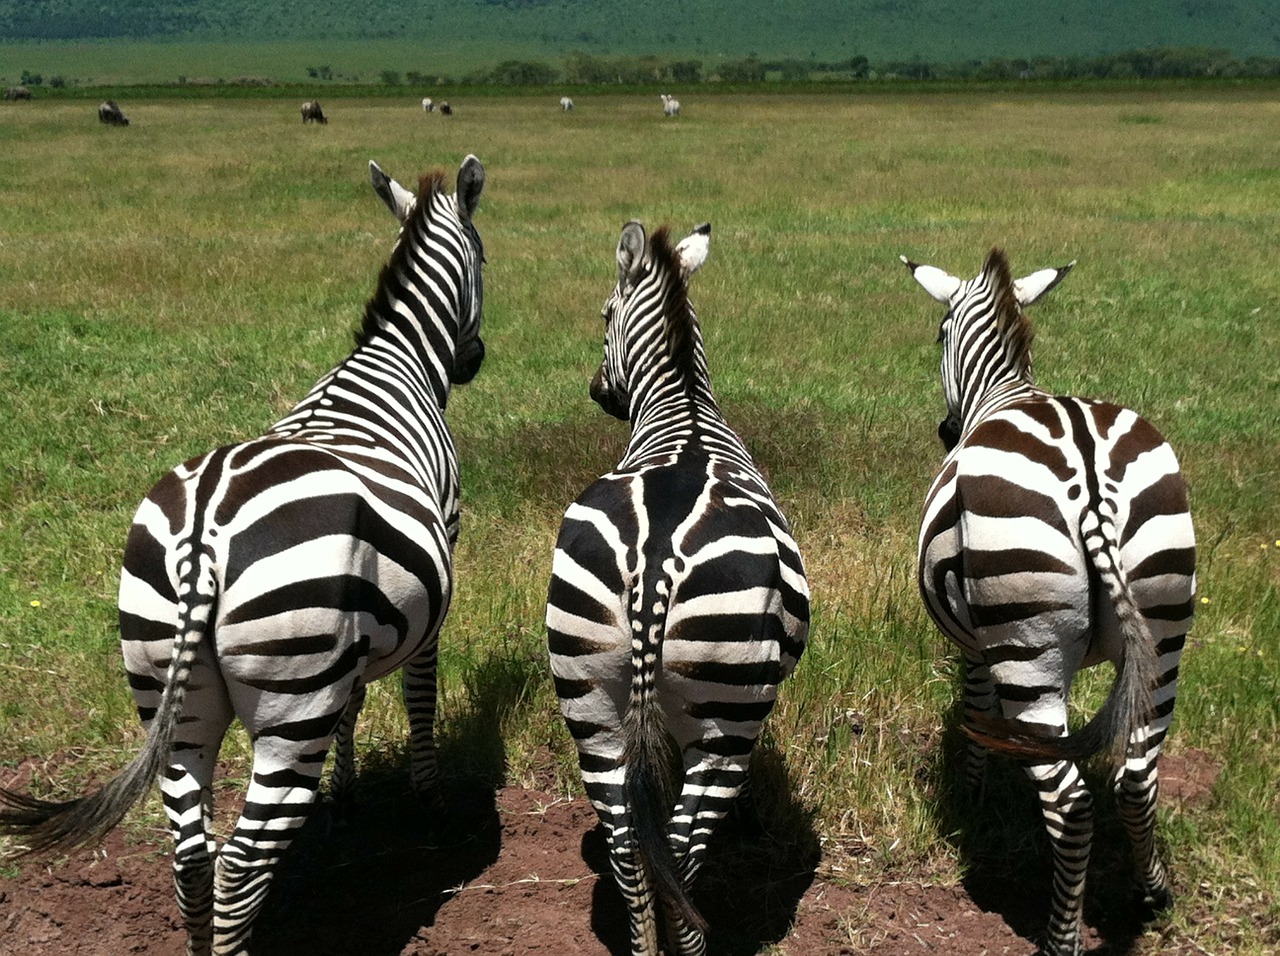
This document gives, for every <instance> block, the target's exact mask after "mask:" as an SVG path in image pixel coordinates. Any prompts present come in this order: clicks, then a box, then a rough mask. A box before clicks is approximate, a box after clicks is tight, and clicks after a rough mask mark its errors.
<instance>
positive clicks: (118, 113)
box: [98, 100, 129, 126]
mask: <svg viewBox="0 0 1280 956" xmlns="http://www.w3.org/2000/svg"><path fill="white" fill-rule="evenodd" d="M98 122H99V123H105V124H106V125H107V126H128V125H129V117H127V116H125V115H124V111H123V110H121V109H120V104H119V103H117V102H116V101H115V100H106V101H105V102H103V103H100V104H99V105H98Z"/></svg>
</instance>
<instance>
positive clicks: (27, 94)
mask: <svg viewBox="0 0 1280 956" xmlns="http://www.w3.org/2000/svg"><path fill="white" fill-rule="evenodd" d="M4 98H5V99H6V100H29V99H31V91H30V90H29V89H27V88H26V87H25V86H11V87H9V88H8V89H6V90H5V91H4Z"/></svg>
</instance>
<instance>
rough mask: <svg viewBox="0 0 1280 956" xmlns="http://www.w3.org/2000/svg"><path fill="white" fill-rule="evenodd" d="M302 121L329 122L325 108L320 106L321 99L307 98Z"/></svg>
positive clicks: (303, 107)
mask: <svg viewBox="0 0 1280 956" xmlns="http://www.w3.org/2000/svg"><path fill="white" fill-rule="evenodd" d="M302 122H304V123H327V122H329V120H328V119H326V118H325V115H324V110H322V109H321V108H320V101H319V100H307V101H306V102H305V103H303V104H302Z"/></svg>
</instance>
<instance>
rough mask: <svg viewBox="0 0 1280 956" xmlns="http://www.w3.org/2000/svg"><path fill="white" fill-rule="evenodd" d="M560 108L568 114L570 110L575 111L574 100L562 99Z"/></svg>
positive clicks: (563, 97) (564, 97) (565, 97)
mask: <svg viewBox="0 0 1280 956" xmlns="http://www.w3.org/2000/svg"><path fill="white" fill-rule="evenodd" d="M560 108H561V109H562V110H564V111H565V112H566V113H567V112H569V110H571V109H573V100H571V99H569V97H567V96H562V97H560Z"/></svg>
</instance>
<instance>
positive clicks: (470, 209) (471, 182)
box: [456, 154, 484, 222]
mask: <svg viewBox="0 0 1280 956" xmlns="http://www.w3.org/2000/svg"><path fill="white" fill-rule="evenodd" d="M456 190H457V195H458V212H459V213H460V214H461V215H462V218H463V219H464V220H466V221H468V222H470V221H471V217H472V216H474V215H475V212H476V207H477V206H479V205H480V194H481V193H482V192H484V166H483V165H481V163H480V160H478V159H476V157H475V156H473V155H471V154H468V155H467V158H466V159H464V160H463V161H462V166H460V167H459V168H458V185H457V187H456Z"/></svg>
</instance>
